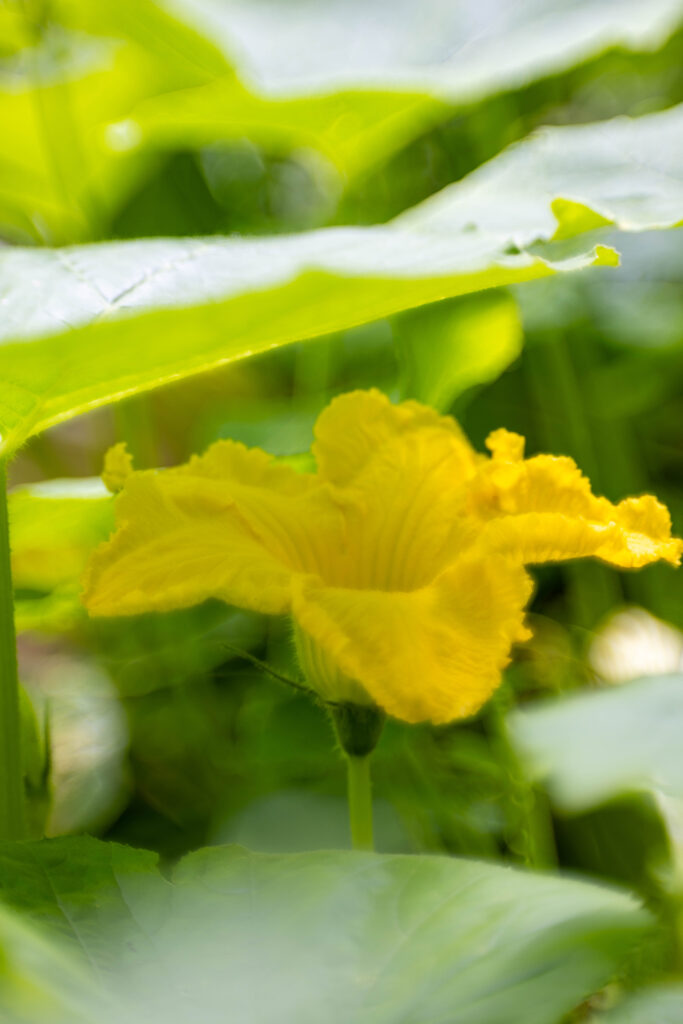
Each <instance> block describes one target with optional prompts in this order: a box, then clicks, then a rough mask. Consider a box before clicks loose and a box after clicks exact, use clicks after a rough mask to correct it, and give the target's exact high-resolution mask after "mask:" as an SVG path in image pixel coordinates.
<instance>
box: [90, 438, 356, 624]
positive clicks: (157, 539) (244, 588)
mask: <svg viewBox="0 0 683 1024" xmlns="http://www.w3.org/2000/svg"><path fill="white" fill-rule="evenodd" d="M116 510H117V524H118V530H117V532H116V533H115V534H114V536H113V537H112V538H111V540H109V541H108V542H107V543H106V544H105V545H103V546H102V547H101V548H100V549H99V550H98V551H97V552H96V553H95V555H94V556H93V559H92V562H91V566H90V570H89V573H88V576H87V579H86V581H85V594H84V601H85V603H86V605H87V607H88V609H89V610H90V612H91V614H93V615H131V614H139V613H141V612H147V611H164V610H169V609H172V608H180V607H187V606H189V605H192V604H196V603H198V602H200V601H203V600H205V599H206V598H209V597H217V598H221V599H222V600H224V601H227V602H229V603H231V604H236V605H239V606H240V607H243V608H249V609H253V610H255V611H262V612H265V613H268V614H278V613H281V612H285V611H287V610H288V609H289V606H290V591H291V578H292V575H293V574H294V573H296V572H317V571H319V569H320V560H321V559H324V558H325V553H326V550H327V547H328V546H335V545H336V546H337V547H338V546H339V543H340V537H341V535H342V530H343V523H342V518H341V514H340V512H339V510H338V508H337V507H336V506H335V505H334V504H333V503H332V502H331V501H330V500H329V498H328V496H327V493H326V490H325V488H323V487H321V486H320V485H319V484H318V483H317V482H316V480H315V478H314V477H306V476H305V475H303V474H298V473H296V472H294V471H293V470H290V469H288V468H287V467H284V466H280V465H277V464H276V463H274V462H273V460H272V459H271V458H270V457H269V456H267V455H266V454H265V453H264V452H261V451H259V450H257V449H252V450H247V449H246V448H244V447H243V446H242V445H237V444H233V443H232V442H227V441H226V442H219V443H218V444H217V445H214V446H213V447H212V448H211V449H209V451H208V452H207V454H206V455H205V456H202V457H201V458H193V459H192V460H191V461H190V462H189V463H188V464H187V465H186V466H181V467H178V468H177V469H171V470H164V471H161V472H153V471H149V472H142V473H134V474H132V476H131V477H129V478H128V480H127V482H126V484H125V487H124V489H123V491H122V492H121V495H120V497H119V498H118V499H117V503H116ZM312 524H314V525H315V530H314V529H313V525H312Z"/></svg>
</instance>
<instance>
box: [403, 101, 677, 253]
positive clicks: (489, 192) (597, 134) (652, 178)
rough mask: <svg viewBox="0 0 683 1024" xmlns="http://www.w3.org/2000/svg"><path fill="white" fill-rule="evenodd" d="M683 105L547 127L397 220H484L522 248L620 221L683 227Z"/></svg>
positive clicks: (436, 223)
mask: <svg viewBox="0 0 683 1024" xmlns="http://www.w3.org/2000/svg"><path fill="white" fill-rule="evenodd" d="M682 161H683V104H681V105H679V106H677V107H672V108H671V109H670V110H665V111H662V112H661V113H658V114H649V115H647V116H646V117H639V118H628V117H617V118H614V119H613V120H611V121H605V122H601V123H599V124H586V125H573V126H570V127H562V128H544V129H542V130H541V131H539V132H537V133H536V134H535V135H532V136H531V137H530V138H529V139H527V140H525V141H524V142H521V143H518V144H517V145H514V146H510V147H509V148H508V149H506V150H504V151H503V153H501V154H500V155H499V156H497V157H496V158H495V159H493V160H491V161H489V163H487V164H484V165H483V167H480V168H478V169H477V170H476V171H473V172H472V174H470V175H468V176H467V177H466V178H465V179H464V180H463V181H462V182H459V183H458V184H456V185H451V186H449V187H448V188H445V189H443V190H442V191H441V192H439V193H437V195H436V196H433V197H432V198H431V199H427V200H426V201H425V202H424V203H422V204H421V205H420V206H418V207H417V208H416V209H415V210H411V211H409V212H408V213H406V214H403V215H402V216H400V217H398V218H397V219H396V221H395V223H397V224H401V225H411V224H414V223H415V221H416V220H417V221H419V224H420V227H421V228H422V229H424V228H433V229H438V230H439V231H447V230H451V231H462V230H464V229H465V228H466V227H467V226H468V225H470V226H471V225H475V226H476V227H477V228H478V229H479V230H480V231H481V230H488V231H494V232H497V233H500V234H501V235H505V236H506V237H507V238H508V239H509V240H510V241H512V242H514V243H515V244H517V245H518V246H520V247H525V246H528V245H529V244H530V242H531V241H532V240H533V239H534V238H538V239H543V240H545V239H555V240H558V241H559V240H562V239H567V238H574V237H576V236H577V235H579V234H581V233H583V232H586V231H592V230H594V229H595V228H596V227H599V226H605V225H608V224H613V225H615V226H616V227H618V228H619V229H620V230H621V231H647V230H651V229H653V228H669V227H676V226H679V225H681V224H683V203H682V200H681V163H682Z"/></svg>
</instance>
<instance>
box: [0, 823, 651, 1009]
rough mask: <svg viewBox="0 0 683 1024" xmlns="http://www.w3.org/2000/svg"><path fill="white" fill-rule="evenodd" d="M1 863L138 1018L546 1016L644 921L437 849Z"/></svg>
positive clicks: (581, 987)
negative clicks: (175, 862) (176, 860)
mask: <svg viewBox="0 0 683 1024" xmlns="http://www.w3.org/2000/svg"><path fill="white" fill-rule="evenodd" d="M0 864H1V865H2V871H1V872H0V891H1V892H2V895H3V897H4V899H5V900H6V901H8V902H9V903H10V904H11V905H13V906H14V907H17V908H20V909H21V910H22V911H23V912H24V913H25V914H27V915H28V916H29V917H32V918H34V919H37V920H40V921H41V923H42V925H43V926H51V927H52V929H53V931H54V932H55V933H57V934H59V935H61V936H62V937H66V938H70V939H71V940H72V942H73V944H74V946H75V947H76V948H78V949H80V951H81V952H82V953H84V954H85V957H86V959H87V960H88V961H89V962H90V963H91V964H92V965H93V966H94V967H95V969H96V971H98V972H99V973H100V974H102V970H103V968H105V969H106V975H104V974H102V976H103V977H104V978H105V979H108V983H109V985H110V986H111V988H112V989H113V990H114V991H115V992H116V993H117V996H118V1013H119V1017H118V1019H122V1017H121V1014H123V1015H124V1016H125V1019H126V1020H131V1021H140V1022H141V1024H142V1022H143V1021H144V1022H145V1024H149V1022H155V1021H165V1022H172V1021H179V1022H180V1021H186V1020H187V1019H190V1018H191V1019H196V1020H202V1021H213V1020H223V1019H225V1014H226V1013H228V1014H229V1016H230V1018H231V1019H235V1020H239V1021H240V1022H244V1024H256V1022H258V1024H262V1022H263V1024H265V1022H273V1024H274V1022H275V1021H277V1022H278V1024H288V1022H291V1024H309V1022H310V1024H314V1022H315V1024H318V1022H319V1021H321V1020H326V1021H330V1022H339V1024H347V1022H349V1021H354V1024H366V1022H367V1024H398V1022H401V1021H403V1022H406V1024H408V1022H412V1021H418V1020H419V1021H420V1024H437V1022H438V1024H444V1022H446V1021H451V1020H457V1021H458V1022H459V1024H556V1022H558V1021H559V1020H560V1019H561V1018H562V1017H563V1016H564V1014H566V1013H567V1012H568V1011H569V1010H570V1009H571V1008H572V1007H574V1006H575V1005H577V1004H578V1003H579V1002H580V1001H581V1000H582V999H583V998H585V997H586V996H587V995H588V994H590V993H591V992H592V991H594V990H595V989H596V988H598V987H600V986H601V985H602V984H604V983H605V982H606V981H607V980H608V979H609V978H610V976H611V975H612V974H613V973H614V971H615V970H616V968H617V966H618V964H619V961H620V960H621V959H622V957H623V956H624V955H625V954H626V953H627V952H628V951H629V949H630V948H632V947H633V945H634V944H635V943H638V942H639V941H642V939H643V938H644V937H645V935H646V934H647V929H648V925H649V920H648V917H647V915H646V914H644V912H643V911H641V910H639V909H638V907H637V905H636V903H635V902H634V901H633V900H632V899H630V898H629V897H627V896H624V895H622V894H620V893H618V892H615V891H612V890H609V889H605V888H601V887H598V886H595V885H589V884H584V883H581V882H577V881H570V880H567V879H563V878H555V877H552V876H549V875H533V874H530V873H526V872H522V871H519V870H514V869H511V868H503V867H499V866H495V865H491V864H485V863H477V862H469V861H462V860H453V859H447V858H440V857H419V856H415V857H411V856H378V855H373V854H353V853H335V852H327V853H314V854H291V855H279V856H269V855H263V854H250V853H248V852H246V851H245V850H242V849H240V848H230V847H227V848H225V847H216V848H211V849H206V850H201V851H199V852H197V853H195V854H191V855H190V856H189V857H186V858H185V859H184V860H183V861H181V863H180V865H179V866H177V867H176V868H175V869H174V870H173V871H172V872H171V873H170V877H169V878H168V879H167V878H164V877H162V876H161V875H160V874H159V873H158V872H157V871H156V869H155V866H154V858H153V856H152V855H151V854H148V853H144V852H136V851H133V850H129V849H126V848H122V847H117V846H115V845H109V844H104V843H99V842H97V841H95V840H89V839H70V840H53V841H46V842H42V843H32V844H23V845H21V846H19V845H10V844H3V845H2V847H0ZM102 1019H103V1020H110V1019H111V1018H110V1017H108V1016H106V1015H104V1014H103V1017H102ZM115 1019H116V1018H115Z"/></svg>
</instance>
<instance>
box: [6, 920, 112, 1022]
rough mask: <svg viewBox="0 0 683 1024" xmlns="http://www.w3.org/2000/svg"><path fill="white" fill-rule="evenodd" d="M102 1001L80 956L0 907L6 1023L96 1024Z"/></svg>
mask: <svg viewBox="0 0 683 1024" xmlns="http://www.w3.org/2000/svg"><path fill="white" fill-rule="evenodd" d="M101 1002H102V999H101V996H99V995H98V994H97V991H96V988H95V985H94V984H93V980H92V978H91V977H90V976H89V974H88V973H87V972H86V971H85V970H84V969H83V966H82V965H81V964H79V963H78V960H77V959H76V958H75V957H73V956H71V955H69V953H68V952H67V951H64V950H63V949H61V948H60V946H59V944H57V943H54V942H50V940H49V939H47V938H46V937H45V936H44V935H43V934H42V932H41V930H40V929H39V928H36V927H34V926H32V925H29V924H28V923H27V922H26V921H24V920H22V919H21V917H20V915H19V914H17V913H14V912H12V911H11V910H9V909H8V908H6V907H2V906H0V1016H1V1018H2V1021H3V1024H93V1021H94V1018H93V1012H94V1011H95V1006H96V1005H97V1004H98V1003H101Z"/></svg>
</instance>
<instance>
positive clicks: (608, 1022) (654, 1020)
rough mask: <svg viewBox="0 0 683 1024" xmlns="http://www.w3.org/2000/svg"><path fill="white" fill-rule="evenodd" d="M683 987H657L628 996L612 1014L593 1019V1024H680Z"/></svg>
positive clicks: (682, 1014) (682, 1009)
mask: <svg viewBox="0 0 683 1024" xmlns="http://www.w3.org/2000/svg"><path fill="white" fill-rule="evenodd" d="M681 1020H683V985H676V984H673V983H672V984H669V985H657V986H653V987H652V988H649V989H645V990H644V991H643V992H636V993H635V994H634V995H630V996H627V998H626V999H625V1000H624V1002H623V1003H622V1004H621V1006H618V1007H617V1008H616V1009H614V1010H612V1012H611V1013H606V1014H604V1015H603V1014H601V1015H600V1016H599V1017H595V1018H591V1024H602V1022H603V1021H604V1024H680V1021H681Z"/></svg>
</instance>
